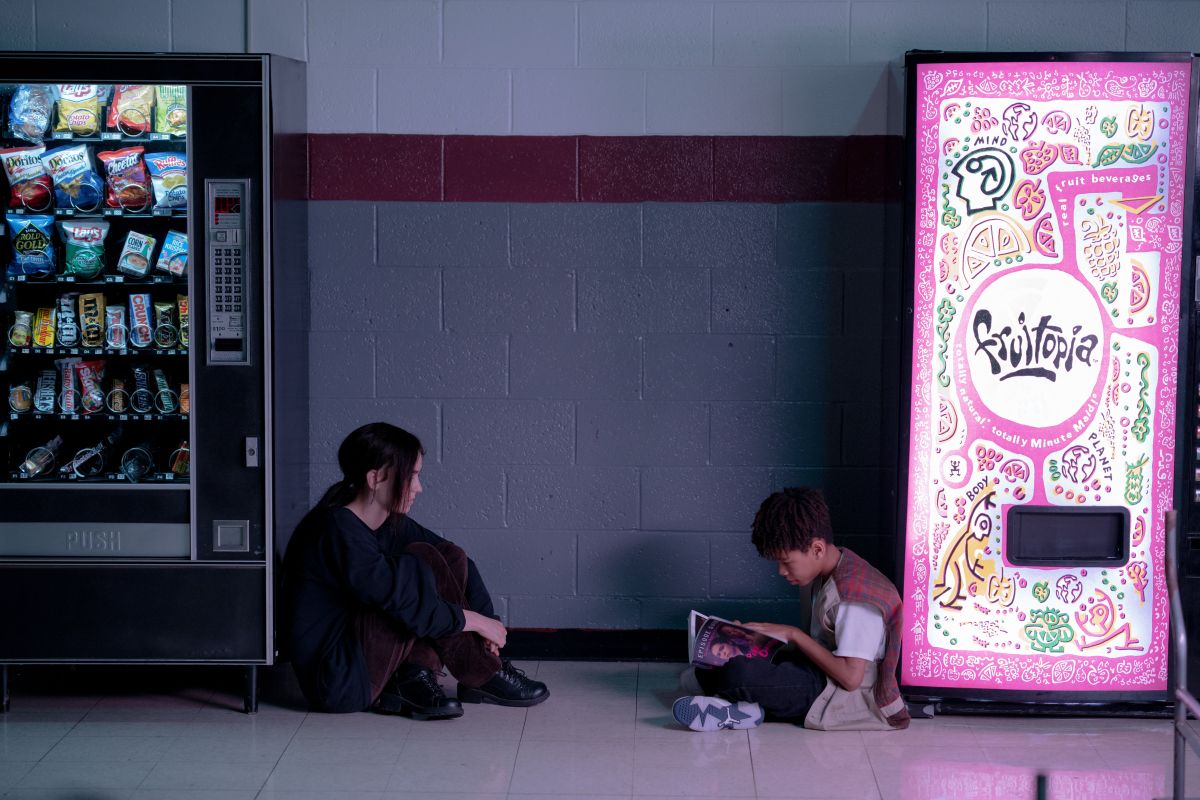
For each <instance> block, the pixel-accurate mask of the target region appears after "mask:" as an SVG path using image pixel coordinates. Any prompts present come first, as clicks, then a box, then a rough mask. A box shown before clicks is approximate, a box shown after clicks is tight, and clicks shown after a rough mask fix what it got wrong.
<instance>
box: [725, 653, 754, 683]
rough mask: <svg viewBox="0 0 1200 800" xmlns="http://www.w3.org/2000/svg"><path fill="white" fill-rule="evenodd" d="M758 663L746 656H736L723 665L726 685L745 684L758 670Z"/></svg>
mask: <svg viewBox="0 0 1200 800" xmlns="http://www.w3.org/2000/svg"><path fill="white" fill-rule="evenodd" d="M757 666H758V665H757V664H755V663H754V662H753V661H751V660H750V659H748V658H746V657H745V656H735V657H734V658H731V659H729V660H728V661H726V662H725V665H724V666H723V667H721V671H722V673H724V674H723V677H724V679H725V683H726V685H729V686H743V685H745V684H746V682H747V681H748V680H750V678H751V676H752V675H754V674H755V673H756V672H758V669H757Z"/></svg>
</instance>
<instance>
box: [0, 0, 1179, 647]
mask: <svg viewBox="0 0 1200 800" xmlns="http://www.w3.org/2000/svg"><path fill="white" fill-rule="evenodd" d="M245 3H248V4H249V5H245ZM4 13H5V15H6V17H5V23H6V24H5V25H4V26H2V27H0V47H3V48H6V49H42V50H54V49H64V50H65V49H82V50H144V51H170V50H175V51H187V50H197V51H212V52H240V51H242V50H243V49H244V48H245V46H246V45H245V42H246V40H247V39H248V40H249V49H250V50H252V51H256V52H257V51H271V52H278V53H282V54H284V55H289V56H292V57H296V58H301V59H306V60H307V61H308V62H309V81H310V95H309V114H310V129H311V130H312V131H313V132H314V134H315V135H316V139H315V141H316V142H317V143H320V141H322V139H321V137H331V136H336V135H338V134H364V133H366V134H378V136H377V137H376V138H372V139H369V140H362V139H346V140H345V141H344V142H343V144H345V143H353V142H357V144H356V145H353V146H347V147H344V148H342V154H341V155H339V156H338V159H337V161H336V163H334V162H332V161H331V162H330V163H328V164H326V165H325V166H323V165H322V164H320V163H314V164H313V168H314V175H317V174H321V173H322V171H324V173H325V174H326V175H329V174H331V173H332V172H336V171H337V170H338V169H340V168H341V167H342V166H343V165H344V164H345V162H355V161H357V162H360V163H361V162H362V161H368V162H371V163H373V164H374V165H375V166H374V173H373V175H374V178H373V179H367V180H363V181H361V182H354V183H353V184H352V185H351V186H349V187H344V186H343V187H340V188H339V189H338V190H337V191H331V190H329V187H328V184H322V185H319V186H314V193H313V202H312V203H311V206H310V209H311V212H310V213H311V230H312V234H311V236H312V240H311V254H312V261H311V269H312V276H311V283H312V292H311V296H312V304H313V307H312V319H313V330H312V332H311V353H312V356H311V357H312V362H311V364H310V377H311V387H312V390H313V394H314V401H313V403H314V405H313V409H312V430H311V441H312V461H313V476H314V477H313V485H312V486H311V487H310V491H311V493H312V495H313V497H314V498H315V497H316V496H317V495H318V494H319V493H320V491H321V490H322V489H323V488H324V487H325V485H326V484H328V483H329V482H330V481H332V480H333V479H334V478H335V477H336V469H335V467H334V465H333V461H334V449H335V448H336V445H337V443H338V441H340V439H341V438H342V436H343V435H344V434H345V433H346V432H347V431H349V430H350V429H351V428H352V427H354V426H355V425H357V424H360V423H362V422H366V421H369V420H373V419H387V420H389V421H392V422H396V423H398V424H401V425H403V426H405V427H407V428H409V429H411V430H413V431H414V432H415V433H417V434H418V435H419V436H420V437H421V438H422V440H423V441H424V442H425V445H426V448H427V451H428V453H427V466H426V472H425V477H426V478H427V481H426V486H427V489H426V493H425V494H424V495H423V496H422V497H421V498H420V500H419V501H418V504H417V506H416V508H415V509H414V512H413V515H414V517H415V518H417V519H418V520H419V521H421V522H423V523H424V524H426V525H428V526H430V527H432V528H434V529H436V530H439V531H441V532H442V533H444V534H445V535H447V536H448V537H450V538H452V539H454V540H456V541H458V542H460V543H462V544H464V545H465V546H466V547H467V548H468V549H469V551H470V552H471V553H472V554H473V555H474V556H475V557H476V560H477V561H478V562H479V563H480V565H481V568H482V570H483V572H484V575H485V577H486V578H487V580H488V582H489V584H490V585H491V587H492V589H493V591H494V593H495V594H496V595H498V600H499V607H500V608H501V609H502V611H503V613H504V615H505V618H506V620H507V621H508V623H509V624H510V625H512V626H516V627H612V628H638V627H643V628H658V627H680V626H682V624H683V620H684V617H685V615H686V612H687V610H688V609H689V608H690V607H693V606H695V607H701V608H705V609H709V610H712V611H715V612H718V613H727V614H738V615H740V616H742V617H743V618H745V617H749V616H757V617H760V618H764V619H779V620H785V619H788V618H790V616H791V614H792V613H793V606H794V592H793V591H792V590H790V589H789V587H788V586H787V585H786V584H784V583H782V582H781V581H779V580H778V579H775V578H774V577H773V568H772V565H771V564H768V563H765V562H762V561H761V560H759V559H758V558H757V557H756V556H755V554H754V552H753V550H752V548H751V547H750V545H749V543H748V527H749V523H750V520H751V518H752V516H753V512H754V509H755V508H756V507H757V505H758V503H759V501H760V500H761V499H762V498H763V497H764V496H765V495H766V494H767V493H769V492H770V491H772V490H773V489H776V488H779V487H782V486H787V485H793V484H815V485H819V486H822V487H824V488H825V489H826V491H827V494H828V496H829V499H830V504H831V506H832V509H833V515H834V524H835V528H836V530H837V531H838V533H839V534H840V535H841V536H842V539H843V541H844V542H845V543H847V544H849V545H850V546H851V547H854V548H856V549H858V550H859V551H860V552H861V553H862V554H863V555H865V556H867V557H868V558H870V559H872V560H874V561H875V562H876V563H878V564H879V565H880V566H882V567H883V568H884V569H885V570H886V571H890V570H891V569H892V568H893V567H894V547H895V545H894V542H895V531H894V517H893V515H894V512H895V506H896V498H895V496H894V495H893V494H892V491H893V485H894V480H895V463H896V462H895V458H896V454H895V452H894V449H895V431H896V427H897V424H898V418H899V409H898V408H897V391H896V385H895V382H896V379H897V376H898V374H899V367H898V364H899V359H900V358H902V357H904V354H902V353H900V352H899V347H898V344H897V342H896V335H897V329H898V325H897V314H898V298H899V290H898V286H899V264H900V252H899V248H900V238H899V233H900V230H901V228H902V221H901V220H900V218H899V207H898V204H897V203H896V202H895V200H894V199H893V198H894V197H895V196H896V195H895V194H894V191H893V190H891V189H889V190H879V191H878V193H877V194H878V197H877V198H873V200H874V201H872V202H863V201H862V196H861V193H858V194H854V193H849V194H846V195H843V196H836V193H834V194H830V193H829V192H822V191H815V192H814V193H812V194H811V195H808V194H804V193H803V192H802V193H801V194H803V195H804V196H803V197H799V198H796V197H792V198H791V199H792V200H795V199H800V200H803V201H804V202H787V200H788V198H789V194H788V192H786V191H785V192H783V193H782V195H781V196H780V197H775V199H774V201H773V202H769V203H756V202H744V201H735V202H714V201H713V198H715V197H717V196H718V193H717V192H716V191H715V190H714V191H713V192H711V193H710V194H709V195H708V196H707V197H704V196H702V195H703V194H704V192H703V187H704V186H705V185H706V184H705V181H708V183H707V185H708V186H709V187H712V186H713V184H714V178H713V171H714V169H715V168H716V165H715V163H714V160H715V155H712V154H713V153H715V151H714V150H711V149H710V150H709V151H702V155H701V157H699V158H696V159H692V160H690V161H687V160H686V159H685V160H684V161H682V162H679V161H668V163H664V164H663V165H662V169H661V171H660V170H659V169H657V168H656V166H655V165H653V164H652V165H651V166H650V167H648V168H647V167H646V162H645V160H642V161H640V162H638V163H639V164H641V165H642V168H641V169H640V171H639V173H638V174H634V175H628V174H626V175H618V176H616V177H614V176H612V175H609V176H607V177H604V176H601V187H600V189H599V190H597V191H594V192H592V193H591V194H589V192H588V191H585V187H584V186H583V185H582V183H577V184H576V185H575V191H574V193H573V194H571V193H570V192H567V195H568V196H564V197H556V198H555V199H554V201H553V202H536V203H528V202H520V200H522V199H528V198H524V197H523V195H522V191H524V190H523V188H522V187H521V186H518V185H516V184H520V183H521V176H520V175H515V176H513V175H510V176H509V177H508V178H507V179H505V180H501V181H500V183H499V185H492V186H485V187H481V186H479V185H478V181H477V182H476V186H475V194H474V196H473V197H470V199H474V200H480V199H482V200H487V201H488V202H466V201H464V195H463V194H462V193H459V192H455V191H453V188H454V186H455V185H456V184H455V181H456V180H460V179H463V178H464V176H463V175H457V176H456V175H453V174H451V173H450V172H449V171H448V170H449V169H450V167H452V166H456V167H457V166H458V165H461V164H463V163H468V164H469V162H464V161H455V160H449V159H446V158H445V152H444V148H445V143H444V140H441V139H440V138H439V139H438V140H437V144H436V145H432V146H436V147H440V148H443V149H442V150H439V151H438V152H437V157H438V158H440V159H441V160H440V161H439V162H438V163H439V164H441V165H442V167H443V172H444V174H436V175H435V177H436V179H437V180H436V182H435V183H436V185H435V184H430V185H429V186H415V184H416V183H418V182H419V181H420V180H422V179H424V178H427V177H428V176H429V174H430V173H429V172H428V170H425V171H424V172H421V171H419V170H415V169H414V168H413V165H412V162H411V161H409V160H406V159H408V158H409V156H407V155H404V154H405V153H409V150H407V149H405V148H406V147H407V145H406V143H407V142H409V140H410V138H412V137H415V136H416V135H419V134H432V135H435V136H437V137H440V136H442V135H445V134H465V135H470V136H498V137H513V136H531V135H532V136H544V137H558V136H570V137H574V136H577V135H584V136H624V137H656V136H660V135H667V136H711V135H717V136H725V135H738V136H742V137H747V139H746V142H747V143H748V144H747V146H748V147H751V148H753V147H756V146H759V145H762V146H766V147H768V148H769V147H771V146H774V143H775V142H776V139H775V138H774V137H792V138H793V139H794V141H795V143H797V147H796V152H799V153H806V152H809V149H807V148H806V146H805V142H807V141H809V140H808V139H807V138H806V137H824V138H822V139H821V140H820V141H821V142H822V146H821V147H816V148H813V149H812V150H811V152H812V155H810V156H804V155H801V156H797V157H795V158H789V160H788V162H787V163H785V164H782V165H779V166H780V167H781V169H772V168H763V169H761V170H760V171H758V172H751V173H749V174H745V175H743V176H740V177H739V178H738V181H740V182H741V183H742V184H744V186H743V188H745V187H749V191H748V192H747V194H748V195H750V196H754V195H755V194H756V191H755V190H756V189H758V190H759V191H757V194H764V195H771V196H772V197H774V195H773V194H772V191H770V187H772V186H774V185H775V184H774V183H773V181H776V180H778V174H777V173H779V172H781V171H782V172H787V173H789V175H790V177H789V178H788V180H800V181H801V182H803V181H805V180H810V179H811V182H812V183H813V184H814V185H824V184H823V183H822V181H824V180H825V178H827V177H828V175H829V174H831V173H836V172H837V171H838V170H841V171H843V172H845V171H847V170H853V169H855V165H854V164H853V163H852V162H853V159H854V156H853V153H854V152H855V151H854V150H853V149H852V148H850V149H847V150H844V151H843V150H839V149H838V148H837V147H832V148H830V147H828V146H826V145H828V144H829V141H830V140H829V137H834V138H835V139H836V138H842V137H850V136H863V135H867V136H871V135H888V136H893V137H894V136H898V135H899V134H900V133H901V132H902V125H903V103H902V98H901V93H900V87H901V85H902V76H901V74H900V72H901V70H900V69H899V63H900V59H901V57H902V55H903V53H904V51H905V50H907V49H909V48H927V49H935V48H940V49H949V50H994V51H1003V50H1014V51H1020V50H1047V49H1054V50H1071V49H1079V50H1132V51H1136V50H1147V51H1154V50H1200V3H1197V2H1193V1H1192V0H1101V1H1100V2H1082V1H1078V2H1058V1H1057V0H1045V2H1021V1H1017V0H1014V1H1013V2H1002V1H999V0H997V1H995V2H985V1H984V0H959V1H958V2H949V1H948V0H931V1H930V2H904V1H903V0H879V1H878V2H875V1H867V0H822V1H819V2H818V1H817V0H777V1H776V2H758V1H757V0H715V1H713V2H706V1H704V0H577V1H572V0H386V1H381V0H220V2H215V1H212V0H210V1H209V2H204V3H198V2H192V0H171V1H170V2H162V0H125V1H123V2H117V0H6V2H5V3H4ZM130 20H136V24H131V23H130ZM247 20H248V25H247V22H246V21H247ZM324 141H325V142H326V144H327V145H328V144H330V143H331V142H333V143H336V142H337V141H340V140H333V139H328V140H324ZM813 141H816V140H813ZM848 141H849V140H848ZM535 142H537V143H540V144H535V146H543V145H544V146H545V147H546V148H547V153H548V158H549V157H550V156H551V155H553V157H555V158H558V157H560V156H562V151H561V147H560V146H562V145H563V143H562V142H561V141H560V140H558V139H556V138H547V139H540V140H535ZM397 143H399V145H400V147H399V149H397V148H396V145H397ZM551 151H553V153H551ZM324 152H325V150H322V149H321V148H319V147H314V159H318V158H324V156H323V155H321V153H324ZM580 152H581V151H580V150H579V149H576V150H575V151H574V154H575V155H574V156H573V157H574V158H576V159H578V158H579V153H580ZM703 152H708V153H709V154H710V155H708V156H704V155H703ZM834 152H836V153H841V155H838V156H836V157H833V158H835V159H836V163H835V160H831V156H830V155H829V154H830V153H834ZM847 153H849V155H846V154H847ZM566 157H567V158H568V159H570V158H571V157H572V156H571V155H570V153H568V155H567V156H566ZM847 160H849V161H850V162H851V163H847ZM492 166H493V165H492V164H490V163H481V164H479V167H480V170H478V171H483V172H486V171H487V170H488V169H490V168H491V167H492ZM577 166H578V164H577ZM857 166H858V167H859V168H860V172H863V174H860V175H859V180H860V181H864V182H867V183H878V184H882V183H884V182H886V181H887V172H886V169H884V168H885V167H887V166H889V165H887V164H880V163H878V162H872V163H870V164H868V165H866V167H865V168H864V167H863V165H862V164H859V165H857ZM890 166H891V167H892V168H893V169H894V167H895V165H894V164H892V165H890ZM468 169H469V167H468ZM864 169H865V171H864ZM435 172H436V170H435ZM691 175H694V176H695V177H696V181H695V183H694V185H693V182H691V181H690V178H689V177H688V176H691ZM664 176H665V177H664ZM813 176H815V177H813ZM471 177H472V176H471V175H469V174H468V175H466V176H465V178H466V179H468V181H469V179H470V178H471ZM593 177H594V176H593ZM580 180H581V181H582V180H583V178H582V177H581V179H580ZM605 180H607V181H608V183H607V184H605V183H604V181H605ZM672 181H674V182H675V183H674V184H673V186H671V187H667V188H668V189H672V190H678V191H679V193H680V194H682V195H684V196H686V197H687V199H688V200H689V202H681V203H676V202H651V201H648V200H647V199H646V198H647V197H648V196H649V197H658V198H660V199H661V197H663V196H664V194H663V193H662V191H661V190H662V189H663V185H664V184H665V183H671V182H672ZM697 185H698V186H700V187H701V189H700V190H699V191H698V190H696V186H697ZM893 188H894V187H893ZM656 189H657V190H658V191H659V193H658V194H655V191H656ZM485 190H486V191H485ZM734 194H735V195H736V192H735V193H734ZM467 196H469V193H468V195H467ZM665 196H667V197H671V196H675V195H674V194H672V193H671V192H670V191H667V192H666V193H665ZM416 197H419V198H420V201H401V200H400V199H398V198H416ZM497 198H498V199H497ZM596 198H600V199H602V200H603V202H580V200H587V199H593V200H594V199H596ZM538 199H542V200H544V199H546V198H545V197H540V198H538ZM697 199H700V200H705V202H691V201H694V200H697ZM281 533H285V532H281Z"/></svg>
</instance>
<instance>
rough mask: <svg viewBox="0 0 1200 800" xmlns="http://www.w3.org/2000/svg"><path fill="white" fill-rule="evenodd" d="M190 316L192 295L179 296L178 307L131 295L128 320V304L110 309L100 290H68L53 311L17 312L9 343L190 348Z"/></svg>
mask: <svg viewBox="0 0 1200 800" xmlns="http://www.w3.org/2000/svg"><path fill="white" fill-rule="evenodd" d="M188 317H189V304H188V296H187V295H186V294H181V295H176V298H175V302H174V303H172V302H170V301H157V302H155V301H153V300H151V298H150V295H148V294H141V293H137V294H131V295H129V314H128V317H126V311H125V306H124V304H119V303H118V304H113V305H110V304H108V303H107V302H106V301H105V297H104V295H103V294H101V293H99V292H92V293H87V294H80V293H79V292H67V293H65V294H63V295H60V296H59V298H58V302H57V303H56V304H55V305H54V307H52V308H39V309H38V310H37V311H36V312H32V311H16V312H15V314H14V321H13V324H12V327H11V328H9V331H8V343H9V344H10V345H12V346H13V347H19V348H25V347H55V346H56V345H57V346H59V347H111V348H113V349H115V350H125V349H127V348H130V347H134V348H146V347H159V348H173V347H176V346H179V347H184V348H186V347H187V346H188V338H189V337H188V328H189V322H188ZM127 320H128V321H127Z"/></svg>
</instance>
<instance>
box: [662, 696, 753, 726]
mask: <svg viewBox="0 0 1200 800" xmlns="http://www.w3.org/2000/svg"><path fill="white" fill-rule="evenodd" d="M671 714H672V715H673V716H674V717H675V720H676V721H677V722H678V723H679V724H680V725H686V726H687V727H689V728H691V729H692V730H694V731H719V730H722V729H725V728H732V729H734V730H738V731H744V730H747V729H749V728H757V727H758V726H759V725H762V722H763V710H762V706H760V705H759V704H758V703H731V702H729V701H728V700H722V699H721V698H719V697H705V696H704V695H689V696H687V697H681V698H679V699H678V700H676V701H675V704H674V705H673V706H672V707H671Z"/></svg>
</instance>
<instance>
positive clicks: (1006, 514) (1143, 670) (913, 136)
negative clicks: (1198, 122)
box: [901, 53, 1197, 709]
mask: <svg viewBox="0 0 1200 800" xmlns="http://www.w3.org/2000/svg"><path fill="white" fill-rule="evenodd" d="M907 69H908V75H907V78H908V93H909V94H908V146H909V172H908V179H909V180H908V188H909V207H908V214H907V218H908V228H907V230H908V236H907V240H906V252H907V254H908V257H909V267H910V268H909V270H908V271H907V276H906V277H907V280H908V285H907V288H906V298H907V300H908V301H909V303H910V313H909V315H908V317H907V320H906V322H907V326H908V330H907V331H906V332H907V333H908V334H909V341H910V342H911V347H912V349H911V364H910V365H908V366H909V375H908V376H907V380H906V381H905V386H906V388H907V392H908V401H909V403H908V407H909V418H908V422H909V427H908V436H907V440H908V459H907V467H906V470H904V472H905V473H906V474H905V478H906V483H907V486H906V494H904V493H902V495H901V496H905V497H906V498H907V503H906V505H905V508H904V511H903V514H904V518H903V525H902V529H903V530H904V531H905V540H904V585H903V590H902V594H903V599H904V604H905V630H904V642H903V648H904V653H903V658H902V661H901V663H902V667H901V681H902V685H903V687H904V690H905V692H906V694H908V695H911V696H922V697H931V698H940V699H965V700H972V701H977V700H987V701H993V702H994V701H1013V702H1016V703H1029V702H1036V703H1040V704H1049V703H1083V702H1088V703H1097V702H1099V703H1101V704H1103V707H1104V708H1108V709H1113V708H1116V707H1117V706H1118V704H1133V705H1139V704H1149V705H1155V704H1161V703H1162V702H1165V701H1166V700H1167V698H1168V695H1167V687H1168V663H1169V660H1168V644H1169V629H1168V599H1167V595H1166V583H1165V578H1164V572H1163V568H1164V547H1165V544H1164V514H1165V512H1166V511H1167V510H1168V509H1170V508H1172V507H1173V505H1174V504H1175V503H1176V502H1178V500H1177V498H1178V495H1179V494H1180V488H1179V487H1180V486H1181V485H1182V484H1181V483H1180V482H1179V481H1180V477H1181V475H1180V473H1181V470H1179V469H1178V467H1177V465H1179V464H1181V463H1185V461H1184V459H1183V454H1184V443H1185V436H1182V435H1180V434H1181V433H1186V432H1187V430H1188V428H1189V427H1190V426H1189V425H1187V424H1186V418H1181V417H1180V415H1181V412H1182V411H1184V410H1185V407H1188V406H1189V405H1190V404H1189V403H1188V402H1181V398H1183V399H1184V400H1186V398H1187V397H1190V396H1192V395H1194V392H1193V391H1192V390H1190V389H1189V388H1188V385H1189V380H1190V378H1188V377H1187V374H1188V370H1187V369H1186V365H1187V359H1186V352H1185V351H1186V350H1187V336H1186V335H1182V334H1185V333H1186V332H1187V331H1188V330H1189V325H1190V320H1191V306H1192V302H1191V301H1192V292H1193V286H1192V268H1191V263H1190V262H1191V256H1190V252H1191V233H1190V223H1191V214H1192V207H1191V193H1192V191H1193V189H1192V166H1191V161H1192V148H1193V147H1194V138H1193V137H1194V134H1193V131H1194V114H1195V110H1194V98H1195V97H1196V91H1197V82H1196V66H1195V62H1194V61H1193V59H1192V57H1191V56H1190V55H1182V54H1181V55H1163V54H1156V55H1139V54H1115V55H1106V54H1079V55H1066V54H1035V55H1029V54H1020V55H998V54H988V55H979V56H976V55H970V54H942V53H913V54H910V55H909V57H908V60H907ZM1186 463H1191V459H1187V460H1186Z"/></svg>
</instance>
